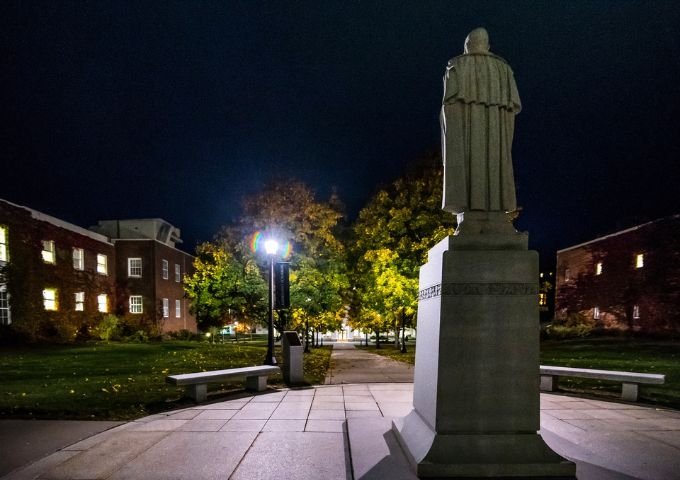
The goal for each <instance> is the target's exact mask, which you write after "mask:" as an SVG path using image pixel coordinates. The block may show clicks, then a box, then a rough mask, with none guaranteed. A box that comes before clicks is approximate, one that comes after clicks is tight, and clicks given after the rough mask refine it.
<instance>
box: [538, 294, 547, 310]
mask: <svg viewBox="0 0 680 480" xmlns="http://www.w3.org/2000/svg"><path fill="white" fill-rule="evenodd" d="M538 304H539V305H540V306H541V307H545V306H546V305H547V304H548V295H546V294H545V293H539V294H538Z"/></svg>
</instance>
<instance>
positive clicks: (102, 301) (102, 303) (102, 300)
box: [97, 293, 109, 313]
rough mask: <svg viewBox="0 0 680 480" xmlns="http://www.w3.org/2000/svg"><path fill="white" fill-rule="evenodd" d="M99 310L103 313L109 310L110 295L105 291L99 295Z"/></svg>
mask: <svg viewBox="0 0 680 480" xmlns="http://www.w3.org/2000/svg"><path fill="white" fill-rule="evenodd" d="M97 310H99V311H100V312H102V313H107V312H108V311H109V297H108V295H106V294H105V293H102V294H101V295H97Z"/></svg>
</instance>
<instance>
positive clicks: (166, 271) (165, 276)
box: [163, 260, 170, 280]
mask: <svg viewBox="0 0 680 480" xmlns="http://www.w3.org/2000/svg"><path fill="white" fill-rule="evenodd" d="M169 275H170V267H169V266H168V261H167V260H163V280H167V279H168V277H169Z"/></svg>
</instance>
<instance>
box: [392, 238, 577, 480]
mask: <svg viewBox="0 0 680 480" xmlns="http://www.w3.org/2000/svg"><path fill="white" fill-rule="evenodd" d="M416 345H417V350H416V364H415V378H414V392H413V406H414V410H413V411H412V412H411V413H410V414H409V415H408V416H406V417H404V418H403V419H398V420H395V422H394V424H393V430H394V432H395V433H396V436H397V438H398V439H399V441H400V443H401V444H402V446H403V447H404V450H405V451H406V454H407V456H408V457H409V460H410V461H411V464H412V465H413V467H414V468H415V470H416V473H417V475H418V476H419V477H448V478H455V477H458V478H475V477H479V478H485V477H541V478H543V477H552V478H554V477H563V478H574V473H575V466H574V464H573V463H571V462H568V461H566V460H564V459H563V458H562V457H560V456H559V455H557V454H556V453H554V452H553V451H552V450H551V449H550V448H549V447H548V446H547V445H546V444H545V442H544V441H543V439H542V438H541V436H540V435H539V434H538V433H537V432H538V430H539V428H540V416H539V415H540V411H539V370H538V367H539V325H538V255H537V253H536V252H533V251H528V250H527V236H526V235H523V234H518V233H488V234H471V235H459V236H453V237H448V238H446V239H444V240H442V241H441V242H440V243H439V244H437V245H436V246H435V247H434V248H432V250H430V252H429V259H428V263H427V264H426V265H424V266H423V267H422V268H421V270H420V295H419V304H418V337H417V344H416Z"/></svg>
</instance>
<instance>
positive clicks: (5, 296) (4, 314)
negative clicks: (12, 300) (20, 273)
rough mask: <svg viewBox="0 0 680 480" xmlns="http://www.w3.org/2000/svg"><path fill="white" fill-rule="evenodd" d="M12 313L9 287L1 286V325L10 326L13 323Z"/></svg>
mask: <svg viewBox="0 0 680 480" xmlns="http://www.w3.org/2000/svg"><path fill="white" fill-rule="evenodd" d="M10 313H11V312H10V310H9V293H8V292H7V285H0V325H9V324H10V323H12V316H11V314H10Z"/></svg>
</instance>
